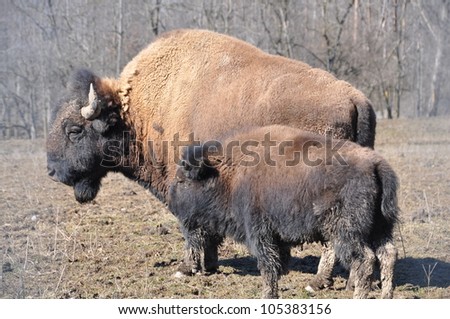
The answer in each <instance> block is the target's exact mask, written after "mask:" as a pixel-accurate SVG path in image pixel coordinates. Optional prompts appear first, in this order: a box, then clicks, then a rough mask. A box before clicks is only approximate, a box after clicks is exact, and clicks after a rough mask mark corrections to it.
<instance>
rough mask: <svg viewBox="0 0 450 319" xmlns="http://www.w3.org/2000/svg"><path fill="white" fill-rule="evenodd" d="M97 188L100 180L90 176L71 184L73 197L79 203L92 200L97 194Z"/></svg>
mask: <svg viewBox="0 0 450 319" xmlns="http://www.w3.org/2000/svg"><path fill="white" fill-rule="evenodd" d="M99 189H100V180H98V179H91V178H83V179H81V180H79V181H77V182H76V183H75V185H74V186H73V190H74V193H75V199H76V200H77V201H78V202H79V203H86V202H90V201H91V200H93V199H94V198H95V196H97V193H98V191H99Z"/></svg>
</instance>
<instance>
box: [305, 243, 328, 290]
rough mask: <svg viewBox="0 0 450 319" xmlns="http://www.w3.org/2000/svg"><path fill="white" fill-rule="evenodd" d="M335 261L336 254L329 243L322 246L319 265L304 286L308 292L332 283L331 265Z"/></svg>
mask: <svg viewBox="0 0 450 319" xmlns="http://www.w3.org/2000/svg"><path fill="white" fill-rule="evenodd" d="M335 263H336V255H335V253H334V249H333V247H331V245H330V244H328V245H327V246H326V245H324V246H323V247H322V256H321V257H320V262H319V267H318V269H317V274H316V276H315V277H314V278H313V279H312V280H311V281H310V282H309V284H308V286H306V288H305V289H306V290H308V291H310V292H314V291H318V290H320V289H323V288H326V287H330V286H332V285H333V278H332V273H333V267H334V265H335Z"/></svg>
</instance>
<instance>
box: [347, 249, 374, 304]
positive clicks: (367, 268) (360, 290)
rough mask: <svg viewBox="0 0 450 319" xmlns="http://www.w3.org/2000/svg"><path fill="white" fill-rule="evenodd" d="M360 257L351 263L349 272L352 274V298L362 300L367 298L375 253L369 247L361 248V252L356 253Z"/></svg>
mask: <svg viewBox="0 0 450 319" xmlns="http://www.w3.org/2000/svg"><path fill="white" fill-rule="evenodd" d="M356 255H360V256H361V257H359V258H357V259H355V260H354V261H353V262H352V265H351V268H352V269H351V270H350V272H353V273H354V280H355V291H354V292H353V298H355V299H363V298H367V297H368V296H369V292H370V288H371V286H372V274H373V271H374V269H375V261H376V257H375V253H374V252H373V250H372V249H371V248H370V247H367V246H365V247H363V249H362V251H360V252H356Z"/></svg>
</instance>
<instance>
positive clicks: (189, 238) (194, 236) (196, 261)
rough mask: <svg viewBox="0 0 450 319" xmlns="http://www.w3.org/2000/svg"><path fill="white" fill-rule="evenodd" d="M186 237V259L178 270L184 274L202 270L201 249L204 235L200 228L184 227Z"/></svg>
mask: <svg viewBox="0 0 450 319" xmlns="http://www.w3.org/2000/svg"><path fill="white" fill-rule="evenodd" d="M182 231H183V234H184V239H185V251H184V260H183V262H182V264H181V265H180V267H179V268H178V271H179V272H181V273H182V274H184V275H192V274H196V273H199V272H201V270H202V266H201V251H202V249H203V243H204V235H203V233H202V231H201V230H200V229H196V230H187V229H185V228H183V227H182Z"/></svg>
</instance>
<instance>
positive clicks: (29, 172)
mask: <svg viewBox="0 0 450 319" xmlns="http://www.w3.org/2000/svg"><path fill="white" fill-rule="evenodd" d="M377 134H378V135H377V145H376V148H377V149H378V151H379V152H380V153H382V154H383V155H384V156H385V157H386V158H387V159H388V160H389V162H390V163H391V164H392V165H393V166H394V168H395V169H396V171H397V173H398V175H399V177H400V181H401V189H400V194H399V195H400V207H401V209H402V215H401V216H402V223H401V225H400V226H399V228H398V230H397V232H396V239H397V247H398V248H399V252H400V254H399V256H400V260H399V262H398V266H397V269H396V282H397V288H396V290H395V297H396V298H449V297H450V287H449V286H450V255H449V252H450V236H449V234H450V227H449V226H450V208H449V207H450V161H449V160H448V159H449V158H450V119H449V118H437V119H421V120H395V121H381V122H380V123H379V126H378V133H377ZM43 145H44V142H43V141H35V142H30V141H0V156H1V161H0V173H1V180H0V210H1V215H0V264H1V266H2V267H1V269H0V297H3V298H258V297H259V296H260V289H261V283H260V277H259V275H258V271H257V268H256V262H255V260H254V259H253V258H251V257H249V256H248V254H247V251H246V249H245V248H244V247H242V246H241V245H237V244H235V243H233V242H231V241H227V242H226V243H225V244H224V245H223V247H222V248H221V253H220V256H221V257H220V258H221V261H220V273H219V274H215V275H211V276H194V277H187V278H181V279H177V278H174V277H173V274H174V273H175V271H176V268H177V266H178V264H179V263H180V261H181V256H182V250H183V238H182V236H181V234H180V232H179V230H178V227H177V222H176V220H175V218H174V217H173V216H172V215H171V214H170V213H169V212H168V211H167V210H166V209H165V207H164V206H163V205H162V204H161V203H159V202H158V201H157V200H156V199H154V198H153V197H152V196H151V195H149V194H148V193H147V192H146V191H145V190H143V189H141V188H140V187H139V186H138V185H137V184H135V183H132V182H131V181H128V180H126V179H125V178H123V177H122V176H120V175H116V174H112V175H110V176H108V177H107V178H106V179H105V181H104V185H103V188H102V190H101V192H100V194H99V196H98V197H97V199H96V201H95V202H94V203H91V204H86V205H79V204H78V203H77V202H76V201H75V200H74V197H73V193H72V190H71V189H70V188H68V187H65V186H63V185H60V184H56V183H53V182H52V181H50V180H49V179H48V178H47V177H46V173H45V166H46V165H45V153H44V146H43ZM319 255H320V247H318V246H317V245H308V246H305V249H304V250H303V251H301V250H300V249H295V250H294V256H295V258H294V260H293V263H292V267H291V269H292V271H291V272H290V273H289V274H288V275H287V276H284V277H283V278H282V279H281V281H280V290H281V296H282V297H283V298H312V297H314V298H349V297H351V293H349V292H346V291H344V290H343V288H344V286H345V278H346V276H347V273H346V272H345V271H343V270H342V269H340V268H338V269H337V270H336V271H335V278H334V279H335V286H334V288H333V289H328V290H324V291H322V292H319V293H317V294H316V295H315V296H312V295H309V294H307V293H306V292H305V291H304V289H303V287H304V286H305V283H306V282H307V281H308V280H309V279H310V278H311V277H312V276H313V273H314V272H315V270H316V267H317V264H318V260H319V257H318V256H319ZM372 294H373V297H378V296H379V291H378V290H376V289H375V290H374V291H373V293H372Z"/></svg>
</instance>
